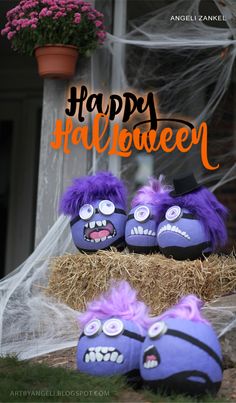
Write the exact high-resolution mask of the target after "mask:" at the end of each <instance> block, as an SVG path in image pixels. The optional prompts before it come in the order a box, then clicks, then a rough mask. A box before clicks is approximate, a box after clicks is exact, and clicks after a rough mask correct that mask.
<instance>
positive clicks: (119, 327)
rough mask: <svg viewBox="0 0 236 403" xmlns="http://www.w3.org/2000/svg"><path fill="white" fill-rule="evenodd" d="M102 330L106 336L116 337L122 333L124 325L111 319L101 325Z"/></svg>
mask: <svg viewBox="0 0 236 403" xmlns="http://www.w3.org/2000/svg"><path fill="white" fill-rule="evenodd" d="M102 330H103V332H104V333H105V334H106V335H107V336H111V337H113V336H118V335H119V334H121V333H122V332H123V330H124V325H123V322H122V321H121V320H120V319H115V318H112V319H108V320H106V322H105V323H104V324H103V328H102Z"/></svg>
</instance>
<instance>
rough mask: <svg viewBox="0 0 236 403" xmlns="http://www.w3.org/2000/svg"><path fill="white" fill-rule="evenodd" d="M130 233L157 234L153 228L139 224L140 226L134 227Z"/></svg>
mask: <svg viewBox="0 0 236 403" xmlns="http://www.w3.org/2000/svg"><path fill="white" fill-rule="evenodd" d="M130 235H144V236H156V232H155V231H152V230H151V229H150V230H149V229H147V228H146V229H144V228H143V227H141V225H139V226H138V227H133V228H132V229H131V231H130Z"/></svg>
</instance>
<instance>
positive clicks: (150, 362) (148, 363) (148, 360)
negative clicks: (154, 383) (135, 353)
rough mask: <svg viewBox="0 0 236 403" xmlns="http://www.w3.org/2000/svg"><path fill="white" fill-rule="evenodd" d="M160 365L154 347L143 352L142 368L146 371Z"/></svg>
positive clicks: (158, 356)
mask: <svg viewBox="0 0 236 403" xmlns="http://www.w3.org/2000/svg"><path fill="white" fill-rule="evenodd" d="M159 364H160V355H159V354H158V352H157V349H156V347H154V346H150V347H148V348H146V350H144V355H143V366H144V368H146V369H152V368H156V367H157V366H158V365H159Z"/></svg>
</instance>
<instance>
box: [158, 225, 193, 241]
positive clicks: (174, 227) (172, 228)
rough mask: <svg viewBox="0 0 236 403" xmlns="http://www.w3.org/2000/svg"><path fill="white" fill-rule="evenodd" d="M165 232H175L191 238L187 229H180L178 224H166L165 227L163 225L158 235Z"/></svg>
mask: <svg viewBox="0 0 236 403" xmlns="http://www.w3.org/2000/svg"><path fill="white" fill-rule="evenodd" d="M163 232H174V233H175V234H178V235H181V236H182V237H184V238H186V239H188V240H190V239H191V238H190V236H189V234H188V233H187V232H186V231H181V229H179V228H178V227H177V225H170V224H167V225H164V226H163V227H161V228H160V229H159V231H158V234H157V235H158V236H159V235H161V234H163Z"/></svg>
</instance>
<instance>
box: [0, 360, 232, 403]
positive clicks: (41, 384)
mask: <svg viewBox="0 0 236 403" xmlns="http://www.w3.org/2000/svg"><path fill="white" fill-rule="evenodd" d="M136 399H137V403H138V402H145V403H165V402H176V403H191V402H195V403H196V402H197V399H193V398H189V397H186V396H180V395H172V396H161V395H156V394H153V393H151V392H150V391H148V390H139V391H138V392H134V391H132V389H130V388H129V387H128V386H127V384H126V381H125V378H124V377H121V376H117V377H109V379H108V378H101V377H92V376H89V375H86V374H82V373H78V372H76V371H74V370H69V369H65V368H51V367H48V366H46V365H42V364H35V363H31V362H28V361H18V360H17V358H14V357H6V358H0V402H58V403H60V402H83V403H87V402H88V403H89V402H91V403H98V402H104V403H105V402H110V403H113V402H127V403H133V402H136ZM203 402H204V403H210V402H214V403H218V402H219V403H222V402H227V400H222V399H221V400H219V399H217V398H212V397H208V396H207V397H205V398H203V399H201V403H203Z"/></svg>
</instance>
